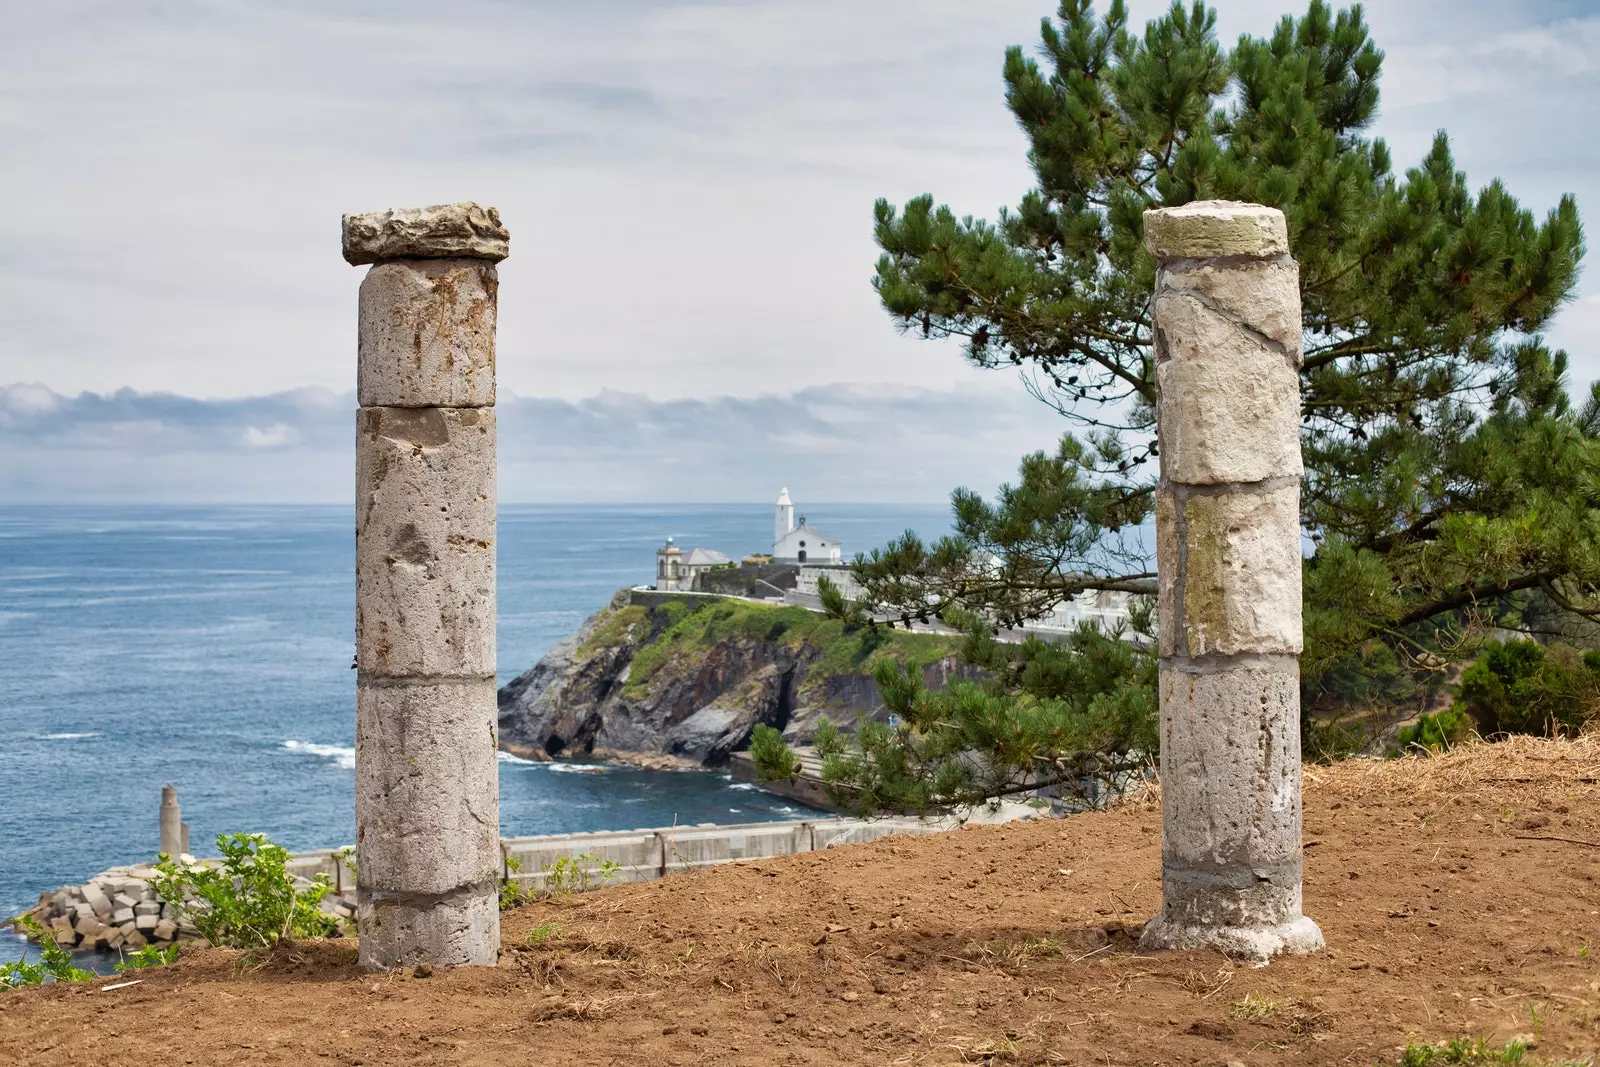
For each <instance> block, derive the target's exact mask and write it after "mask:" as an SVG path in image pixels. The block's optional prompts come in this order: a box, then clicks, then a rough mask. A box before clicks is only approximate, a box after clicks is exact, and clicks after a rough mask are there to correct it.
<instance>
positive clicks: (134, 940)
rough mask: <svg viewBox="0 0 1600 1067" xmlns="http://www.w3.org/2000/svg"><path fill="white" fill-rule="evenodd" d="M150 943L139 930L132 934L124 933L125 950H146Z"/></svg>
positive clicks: (123, 943)
mask: <svg viewBox="0 0 1600 1067" xmlns="http://www.w3.org/2000/svg"><path fill="white" fill-rule="evenodd" d="M149 943H150V940H149V939H148V938H147V937H145V936H144V934H143V933H141V932H140V931H138V930H135V931H134V932H133V933H131V934H128V933H124V934H123V935H122V945H123V947H124V948H131V949H141V948H144V947H145V946H146V945H148V944H149Z"/></svg>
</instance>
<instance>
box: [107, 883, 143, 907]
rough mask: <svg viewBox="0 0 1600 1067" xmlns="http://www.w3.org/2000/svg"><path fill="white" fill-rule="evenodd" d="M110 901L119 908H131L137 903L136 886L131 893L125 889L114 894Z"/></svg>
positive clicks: (137, 892) (137, 893)
mask: <svg viewBox="0 0 1600 1067" xmlns="http://www.w3.org/2000/svg"><path fill="white" fill-rule="evenodd" d="M111 902H112V903H113V904H115V905H116V906H117V907H119V908H131V907H133V906H134V905H135V904H137V903H139V891H138V889H137V888H136V889H134V891H133V892H132V893H129V892H127V891H125V890H124V891H120V892H118V893H117V895H116V896H114V897H112V898H111Z"/></svg>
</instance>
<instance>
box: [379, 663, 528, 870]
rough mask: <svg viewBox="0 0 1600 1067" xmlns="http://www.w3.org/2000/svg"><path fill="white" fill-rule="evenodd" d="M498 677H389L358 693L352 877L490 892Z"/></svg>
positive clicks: (496, 847) (496, 842) (496, 866)
mask: <svg viewBox="0 0 1600 1067" xmlns="http://www.w3.org/2000/svg"><path fill="white" fill-rule="evenodd" d="M498 714H499V711H498V707H497V705H496V700H495V683H494V679H492V678H486V679H482V680H473V681H458V680H450V681H444V680H417V681H405V682H393V681H388V680H382V679H370V678H365V677H363V678H362V679H361V681H360V682H359V683H358V685H357V691H356V871H357V878H358V884H359V885H360V886H363V887H367V888H374V887H376V888H379V889H381V890H382V891H383V892H384V893H388V894H391V895H393V894H402V893H403V894H410V895H412V896H418V897H440V896H446V895H449V894H451V893H455V892H457V891H458V890H460V889H461V888H462V887H463V886H480V887H484V888H482V889H481V892H483V893H486V894H488V895H490V896H494V895H496V894H497V892H498V886H497V883H498V879H499V874H500V827H499V777H498V764H497V762H496V757H495V749H496V741H497V736H496V724H497V719H498Z"/></svg>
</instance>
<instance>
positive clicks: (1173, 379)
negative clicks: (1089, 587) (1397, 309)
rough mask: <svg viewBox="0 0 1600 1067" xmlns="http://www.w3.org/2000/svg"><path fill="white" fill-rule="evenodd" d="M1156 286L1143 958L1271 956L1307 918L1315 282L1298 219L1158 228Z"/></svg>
mask: <svg viewBox="0 0 1600 1067" xmlns="http://www.w3.org/2000/svg"><path fill="white" fill-rule="evenodd" d="M1144 218H1145V240H1146V243H1147V244H1148V246H1149V248H1150V251H1151V253H1152V254H1153V255H1154V256H1155V257H1156V262H1157V265H1158V271H1157V276H1156V289H1155V297H1154V300H1153V303H1152V316H1153V318H1154V321H1155V358H1156V386H1157V394H1158V400H1157V421H1158V431H1159V440H1160V445H1161V482H1160V485H1159V486H1158V488H1157V490H1156V560H1157V562H1156V569H1157V571H1158V572H1159V575H1160V578H1159V586H1160V596H1159V607H1158V614H1159V621H1160V632H1159V641H1160V651H1161V807H1162V813H1161V814H1162V849H1161V898H1162V900H1161V914H1160V915H1158V916H1157V917H1156V918H1154V919H1152V920H1151V921H1150V923H1149V925H1148V926H1147V927H1146V928H1145V933H1144V938H1143V941H1142V945H1143V946H1144V947H1146V948H1196V947H1201V946H1210V947H1214V948H1218V949H1221V950H1222V951H1224V952H1228V953H1230V954H1233V955H1238V956H1244V957H1248V958H1250V959H1253V960H1257V961H1263V962H1264V961H1266V960H1268V959H1270V958H1271V957H1272V956H1274V955H1276V954H1277V953H1279V952H1292V953H1304V952H1310V951H1312V950H1314V949H1316V948H1318V947H1320V946H1321V945H1322V932H1321V931H1320V930H1319V929H1318V928H1317V925H1316V923H1314V922H1312V921H1311V920H1310V919H1308V918H1306V917H1305V915H1303V914H1302V913H1301V910H1300V860H1301V843H1300V661H1299V653H1300V648H1301V620H1300V558H1301V557H1300V522H1299V519H1300V473H1301V466H1300V381H1299V367H1300V358H1301V349H1300V286H1299V278H1300V268H1299V265H1298V264H1296V263H1295V261H1294V260H1293V259H1292V258H1291V257H1290V255H1289V239H1288V231H1287V228H1286V227H1285V225H1284V218H1283V213H1282V212H1281V211H1278V210H1277V209H1275V208H1267V207H1261V206H1259V205H1255V204H1240V203H1233V202H1229V201H1202V202H1198V203H1193V204H1188V205H1186V206H1184V207H1178V208H1166V209H1162V210H1157V211H1147V212H1146V213H1145V216H1144Z"/></svg>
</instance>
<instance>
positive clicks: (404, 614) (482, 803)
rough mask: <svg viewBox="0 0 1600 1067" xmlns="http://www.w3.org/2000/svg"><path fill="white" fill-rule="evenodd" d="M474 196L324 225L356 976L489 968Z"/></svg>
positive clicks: (487, 335)
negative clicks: (350, 500)
mask: <svg viewBox="0 0 1600 1067" xmlns="http://www.w3.org/2000/svg"><path fill="white" fill-rule="evenodd" d="M508 241H509V235H508V234H507V232H506V229H505V227H504V226H502V225H501V224H500V216H499V214H498V213H497V212H496V211H495V210H494V209H493V208H487V209H486V208H480V207H478V206H477V205H476V204H449V205H440V206H437V207H428V208H421V209H413V210H404V211H381V212H374V213H372V214H367V215H346V216H345V217H344V257H345V259H347V260H349V261H350V262H351V263H353V264H362V263H371V264H373V266H372V269H371V270H370V271H368V272H367V276H366V279H365V280H364V281H363V282H362V283H361V315H360V341H359V353H358V365H357V397H358V400H359V402H360V404H361V410H360V411H359V412H358V413H357V415H356V664H357V667H358V671H359V673H358V676H357V683H356V900H357V926H358V929H359V932H360V937H361V957H360V961H361V966H362V967H364V968H366V969H369V970H379V969H387V968H392V967H404V966H414V965H416V964H418V963H424V962H426V963H429V964H434V965H450V964H484V965H489V964H493V963H494V962H495V959H496V956H497V953H498V950H499V944H500V913H499V909H498V906H497V895H498V882H499V875H500V826H499V821H500V819H499V809H500V794H499V784H498V779H497V776H496V770H497V766H496V762H495V749H496V747H497V746H496V736H495V730H496V711H495V417H494V331H495V312H496V292H497V290H498V285H499V283H498V278H497V274H496V269H495V263H497V262H498V261H500V260H502V259H504V258H505V257H506V255H507V253H508Z"/></svg>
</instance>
